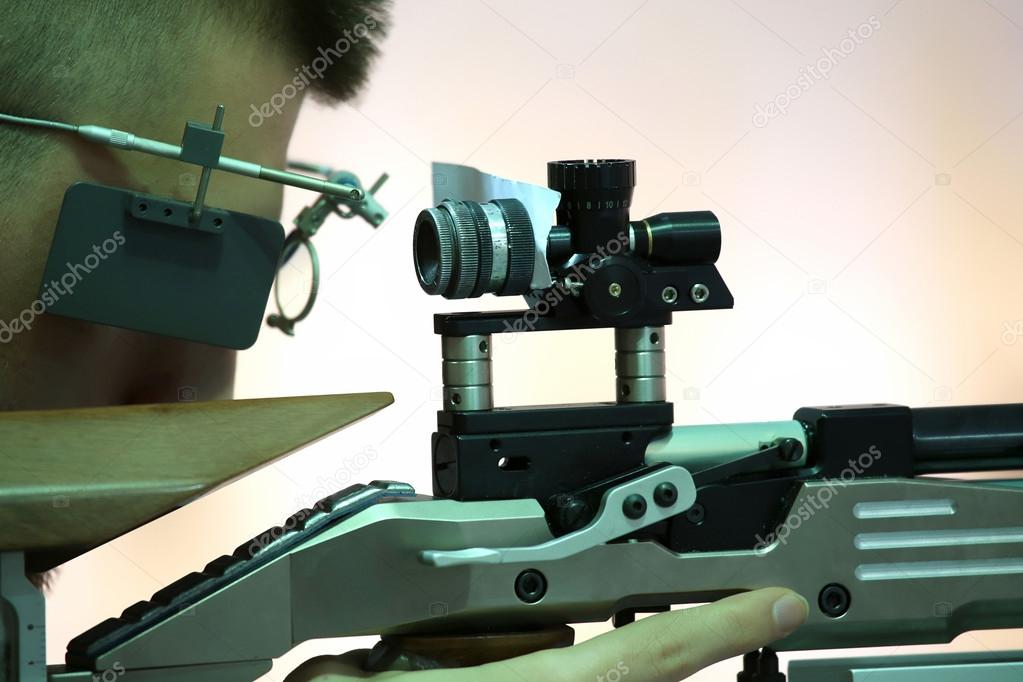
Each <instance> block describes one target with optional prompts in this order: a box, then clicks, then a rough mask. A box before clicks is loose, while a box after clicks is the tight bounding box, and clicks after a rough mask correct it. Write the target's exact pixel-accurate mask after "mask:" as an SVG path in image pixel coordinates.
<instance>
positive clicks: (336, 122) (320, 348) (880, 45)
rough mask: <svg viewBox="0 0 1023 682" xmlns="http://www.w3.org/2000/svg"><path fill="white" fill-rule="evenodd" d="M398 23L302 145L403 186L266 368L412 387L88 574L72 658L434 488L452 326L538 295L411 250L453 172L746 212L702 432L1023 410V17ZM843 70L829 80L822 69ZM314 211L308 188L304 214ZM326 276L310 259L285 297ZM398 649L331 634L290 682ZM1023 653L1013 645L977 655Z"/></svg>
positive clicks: (593, 14)
mask: <svg viewBox="0 0 1023 682" xmlns="http://www.w3.org/2000/svg"><path fill="white" fill-rule="evenodd" d="M394 19H395V21H394V29H393V33H392V35H391V37H390V39H389V41H388V43H387V45H386V50H385V55H384V58H383V59H382V60H381V62H380V64H379V66H378V68H377V69H376V72H375V74H374V78H373V82H372V86H371V87H370V88H369V90H368V91H367V92H366V93H365V95H364V96H363V97H362V98H361V99H360V100H359V101H358V102H356V103H354V104H352V105H348V106H343V107H341V108H339V109H334V110H331V109H326V108H323V107H320V106H317V105H315V104H313V103H307V104H306V105H305V107H304V109H303V111H302V114H301V117H300V120H299V128H298V133H297V135H296V137H295V139H294V143H293V145H292V151H293V155H294V157H296V158H303V159H308V160H314V161H320V162H325V163H330V164H334V165H336V166H340V167H344V168H349V169H351V170H353V171H356V172H357V173H359V174H360V175H361V176H362V177H363V178H364V179H366V180H367V181H372V180H373V179H374V178H375V177H376V176H377V174H379V173H380V172H383V171H386V172H388V173H390V174H391V180H390V181H389V182H388V183H387V185H386V186H385V188H384V190H383V191H382V192H381V194H380V200H381V201H382V202H383V203H384V205H385V206H387V208H388V209H389V210H390V212H391V216H390V218H389V220H388V221H387V222H386V223H385V224H384V225H383V226H382V227H381V228H380V229H378V230H377V231H375V232H374V231H373V230H371V229H370V228H369V227H368V226H367V225H365V224H364V223H354V222H351V223H349V222H342V221H340V220H332V221H330V222H329V223H328V224H327V225H326V226H325V227H324V229H323V231H322V233H321V235H320V236H319V237H318V238H317V244H318V246H319V248H320V253H321V258H322V263H323V271H324V283H323V289H322V291H321V294H320V302H319V303H318V305H317V307H316V309H315V311H314V313H313V315H312V317H311V318H310V319H309V320H308V321H306V322H305V323H303V324H302V325H300V326H299V329H298V336H297V337H296V338H294V339H289V338H285V337H284V336H283V335H281V334H279V333H278V332H276V331H275V330H272V329H265V330H264V331H263V334H262V337H261V338H260V340H259V342H258V344H257V345H256V347H255V348H253V349H252V350H250V351H248V352H246V353H244V354H243V355H242V356H241V361H240V372H239V378H238V397H241V398H249V397H262V396H281V395H297V394H314V393H331V392H356V391H370V390H389V391H392V392H393V393H394V394H395V396H396V401H395V404H394V405H393V406H392V407H390V408H388V409H387V410H385V411H384V412H383V413H381V414H379V415H377V416H375V417H372V418H371V419H368V420H366V421H364V422H362V423H360V424H358V425H356V426H354V427H352V428H350V429H348V430H347V431H344V432H342V433H340V434H338V435H337V436H335V437H332V438H329V439H327V440H326V441H324V442H321V443H319V444H317V445H315V446H314V447H310V448H307V449H305V450H303V451H301V452H299V453H296V454H295V455H293V456H291V457H289V458H288V459H287V460H285V461H283V462H280V463H279V464H276V465H274V466H271V467H268V468H266V469H264V470H262V471H260V472H258V473H256V474H254V475H252V476H249V477H248V478H246V479H245V480H243V481H241V482H239V483H237V484H234V485H232V486H230V487H229V488H227V489H224V490H220V491H217V492H216V493H214V494H212V495H209V496H208V497H206V498H204V499H202V500H200V501H199V502H197V503H195V504H193V505H191V506H189V507H188V508H186V509H182V510H180V511H178V512H175V513H173V514H171V515H169V516H167V517H165V518H163V519H160V520H159V521H157V522H155V523H153V524H150V525H149V526H147V527H146V528H144V529H141V530H139V531H136V532H134V533H131V534H129V535H127V536H124V537H122V538H120V539H118V540H116V541H115V542H112V543H110V544H108V545H106V546H104V547H101V548H100V549H98V550H96V551H94V552H92V553H90V554H89V555H87V556H84V557H81V558H79V559H77V560H75V561H73V562H71V563H70V564H68V565H67V566H66V567H65V568H64V569H62V571H61V573H60V576H59V578H58V580H57V582H56V586H55V592H54V596H53V598H52V599H51V601H50V605H49V618H50V626H49V635H48V639H49V647H50V649H49V650H50V658H51V660H52V661H57V660H59V659H60V658H61V657H62V654H63V650H64V645H65V644H66V642H67V640H68V639H69V638H70V637H72V636H74V635H75V634H78V633H79V632H81V631H82V630H84V629H86V628H88V627H90V626H91V625H93V624H95V623H96V622H98V621H100V620H102V619H103V618H105V617H107V616H108V615H113V614H116V613H118V612H120V610H121V609H122V608H123V607H125V606H127V605H129V604H131V603H133V602H135V601H136V600H139V599H144V598H147V597H148V596H150V595H151V594H152V592H153V591H155V590H157V589H158V588H160V587H161V586H163V585H164V584H166V583H167V582H170V581H172V580H174V579H176V578H178V577H180V576H181V575H183V574H185V573H187V572H189V571H191V570H197V569H199V568H201V567H202V566H203V565H204V564H205V563H206V562H207V561H208V560H209V559H211V558H213V557H216V556H218V555H220V554H221V553H223V552H224V551H225V550H229V549H230V548H233V547H235V546H236V545H237V544H238V543H239V542H241V541H242V540H244V539H247V538H248V537H250V536H252V535H254V534H256V533H258V532H260V531H262V530H264V529H265V528H267V527H269V526H272V525H274V524H276V523H278V522H280V520H281V519H283V518H285V517H286V516H287V515H288V514H290V513H291V512H293V511H294V510H296V509H298V508H299V507H300V506H304V505H307V504H309V503H311V502H313V501H315V500H316V499H318V498H319V497H320V496H322V495H324V494H326V493H327V492H329V491H332V490H334V489H337V488H341V487H343V486H345V485H347V484H348V483H349V482H350V481H360V480H363V481H365V480H371V479H374V478H398V479H402V480H406V481H409V482H411V483H413V484H414V485H415V486H416V487H417V488H419V489H420V490H422V491H429V489H430V477H429V438H430V433H431V431H432V430H433V427H434V423H435V416H434V413H435V410H436V409H437V408H438V406H439V396H440V390H439V384H440V362H439V342H438V340H437V338H436V337H435V336H434V335H433V333H432V326H431V315H432V314H433V313H435V312H439V311H447V310H456V309H458V310H461V309H472V308H484V307H485V308H500V307H509V305H516V303H517V302H516V301H511V300H508V301H502V300H499V299H490V300H478V301H475V302H472V303H471V304H468V305H459V304H453V303H450V302H447V301H444V300H441V299H435V298H429V297H427V296H425V295H424V294H422V293H421V292H420V290H419V288H418V286H417V284H416V280H415V275H414V272H413V269H412V265H411V259H410V251H411V246H410V240H411V233H412V225H413V221H414V219H415V216H416V214H417V213H418V211H419V210H420V209H422V208H424V207H426V206H427V205H429V204H430V201H431V195H430V187H429V185H430V175H429V162H430V161H431V160H444V161H451V162H456V163H467V164H472V165H476V166H478V167H480V168H482V169H485V170H489V171H492V172H495V173H498V174H502V175H506V176H509V177H514V178H517V179H522V180H530V181H533V182H539V183H543V182H545V162H546V161H548V160H550V159H558V158H573V157H594V156H604V157H627V158H634V159H636V160H637V164H638V176H639V184H638V187H637V189H636V194H635V213H634V215H637V216H638V215H648V214H651V213H654V212H657V211H661V210H697V209H712V210H714V211H715V212H716V213H717V215H718V216H719V217H720V219H721V223H722V229H723V235H724V246H723V252H722V256H721V260H720V261H719V267H720V269H721V271H722V273H723V274H724V277H725V279H726V281H727V282H728V283H729V286H730V288H731V289H732V291H733V293H734V295H735V300H736V305H735V309H734V310H731V311H717V312H706V313H691V314H687V315H677V316H676V322H675V324H674V326H673V327H671V328H670V330H669V332H668V334H667V336H668V339H667V342H668V362H669V374H668V381H669V391H670V397H671V399H673V400H674V401H675V404H676V421H677V422H678V423H693V424H696V423H709V422H716V421H725V422H727V421H752V420H761V419H779V418H787V417H788V416H789V415H791V414H792V412H793V411H794V410H795V409H796V408H797V407H799V406H802V405H810V404H821V403H855V402H867V401H869V402H874V401H889V402H895V403H903V404H909V405H914V406H924V405H935V404H960V403H992V402H1010V401H1023V302H1021V301H1023V284H1021V281H1020V272H1021V269H1023V227H1021V226H1020V219H1021V217H1023V202H1021V201H1020V196H1019V194H1020V193H1019V187H1020V183H1021V180H1023V169H1021V165H1020V159H1021V158H1023V121H1020V117H1021V114H1023V89H1021V88H1020V86H1019V74H1020V72H1021V69H1023V7H1021V6H1020V5H1019V4H1018V3H1013V2H1011V0H991V1H986V0H898V1H896V0H868V1H864V2H855V3H854V2H811V1H809V0H806V1H803V2H769V1H768V0H738V1H726V0H721V1H716V2H711V1H710V0H702V1H699V0H696V1H684V2H683V1H679V2H675V1H671V0H623V1H621V2H615V3H594V2H583V1H582V0H572V1H565V0H562V1H559V2H544V1H542V0H517V1H514V2H513V1H512V0H485V1H483V0H480V1H477V0H462V1H456V0H448V1H443V2H413V1H412V0H404V1H400V2H398V3H397V6H396V8H395V17H394ZM850 31H851V32H852V33H853V34H854V35H857V36H858V38H857V39H856V40H853V39H851V38H850V37H849V34H850ZM864 36H867V37H864ZM850 46H851V48H850ZM820 59H825V60H826V61H828V62H829V64H830V65H831V69H830V72H829V74H828V77H827V78H817V77H815V76H814V75H812V74H809V72H808V71H807V70H806V67H807V66H811V65H815V64H817V62H818V60H820ZM296 66H300V65H298V64H296ZM818 74H819V72H818ZM801 79H802V80H801ZM282 86H283V84H282ZM271 94H272V93H269V92H268V93H267V97H268V98H269V96H270V95H271ZM779 98H781V99H780V100H779ZM786 98H787V99H788V100H789V101H788V104H787V107H786V113H784V114H780V115H777V116H773V117H772V116H769V115H768V113H767V109H766V107H767V105H768V104H769V103H771V102H776V101H778V102H780V103H782V104H784V100H785V99H786ZM256 104H258V103H256ZM758 106H759V107H761V108H759V109H758ZM758 111H761V112H764V113H762V114H760V115H759V116H758V115H757V112H758ZM310 199H311V196H310V195H308V194H306V193H303V192H301V191H293V192H292V191H290V190H289V193H288V195H287V200H286V210H285V216H287V220H290V219H291V217H292V216H294V215H295V214H296V213H297V212H298V211H299V210H300V208H301V207H302V206H303V205H305V204H306V203H307V202H309V201H310ZM306 276H307V272H306V271H305V265H304V264H301V263H299V264H296V265H295V266H294V267H292V268H291V269H290V270H289V272H288V273H287V276H286V279H285V288H284V295H285V298H290V297H291V296H294V295H297V294H299V293H300V290H301V285H302V282H303V279H304V278H305V277H306ZM494 345H495V347H496V350H495V355H496V366H495V371H496V378H495V382H496V384H495V388H496V398H497V401H498V403H499V404H505V405H508V404H529V403H537V402H551V401H589V400H600V399H611V398H612V395H613V362H612V360H613V341H612V336H611V334H610V333H605V332H578V333H565V334H562V335H554V336H548V335H537V336H536V338H524V336H523V335H519V336H518V337H517V338H515V339H514V341H513V342H511V343H506V342H503V341H500V340H498V341H496V342H495V344H494ZM199 397H200V399H201V398H202V396H199ZM809 559H810V560H812V557H810V558H809ZM325 589H335V587H334V586H325ZM336 589H341V587H340V586H337V587H336ZM603 627H605V626H600V627H597V626H592V627H590V626H585V627H581V628H579V633H580V637H585V636H588V635H589V634H591V633H593V632H595V631H597V630H598V629H602V628H603ZM371 641H372V640H370V639H368V638H362V639H359V640H348V641H331V642H316V643H310V644H307V645H303V646H301V647H299V648H298V649H297V650H296V652H294V653H293V654H292V655H291V656H289V657H288V658H287V659H286V660H285V661H283V662H282V663H281V664H279V666H278V668H277V669H276V670H275V671H274V672H273V673H272V674H271V675H269V676H267V677H266V678H265V679H267V680H281V679H283V676H284V675H285V674H286V672H287V670H288V669H290V667H293V666H294V665H295V664H297V662H298V661H300V660H304V659H305V658H306V657H309V656H311V655H314V654H316V653H322V652H340V651H344V650H347V649H349V648H357V647H361V646H367V645H368V644H370V643H371ZM1021 644H1023V636H1021V635H1020V634H1019V633H1018V632H1016V633H1011V632H1000V633H997V632H996V633H985V634H968V635H964V636H962V637H960V638H959V639H958V640H957V641H956V643H955V645H954V646H956V647H957V648H962V649H979V650H983V649H986V648H991V649H994V648H1004V647H1010V646H1017V647H1018V646H1020V645H1021ZM907 650H908V649H907V648H903V649H902V650H900V652H905V651H907ZM735 670H736V667H735V664H734V663H730V664H727V665H724V666H718V667H716V668H715V669H712V670H710V671H706V672H704V673H701V674H699V675H697V676H696V677H695V678H693V679H696V680H703V681H709V680H734V679H735V678H734V674H735Z"/></svg>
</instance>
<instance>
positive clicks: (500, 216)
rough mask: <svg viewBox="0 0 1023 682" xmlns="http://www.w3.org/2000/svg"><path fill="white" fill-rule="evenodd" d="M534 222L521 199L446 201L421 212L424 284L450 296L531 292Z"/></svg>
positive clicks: (417, 245)
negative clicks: (482, 202) (481, 201)
mask: <svg viewBox="0 0 1023 682" xmlns="http://www.w3.org/2000/svg"><path fill="white" fill-rule="evenodd" d="M535 250H536V248H535V245H534V240H533V225H532V222H531V221H530V219H529V213H528V212H527V211H526V207H525V206H523V205H522V202H521V201H519V200H518V199H495V200H493V201H490V202H487V203H484V204H480V203H478V202H475V201H453V200H451V199H447V200H445V201H442V202H441V204H440V205H439V206H437V207H436V208H428V209H426V210H425V211H422V212H421V213H420V214H419V217H418V218H416V228H415V232H414V234H413V237H412V256H413V259H414V261H415V266H416V275H417V276H418V277H419V286H421V287H422V288H423V291H425V292H426V293H428V294H431V295H439V296H443V297H444V298H448V299H455V298H476V297H477V296H482V295H483V294H497V295H499V296H513V295H518V294H525V293H526V292H528V291H529V289H530V282H531V281H532V279H533V265H534V252H535Z"/></svg>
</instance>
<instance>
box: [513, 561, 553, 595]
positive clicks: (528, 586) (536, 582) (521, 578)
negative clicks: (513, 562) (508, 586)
mask: <svg viewBox="0 0 1023 682" xmlns="http://www.w3.org/2000/svg"><path fill="white" fill-rule="evenodd" d="M545 594H547V578H545V577H544V574H543V573H541V572H540V571H538V570H536V569H535V568H529V569H526V570H525V571H523V572H522V573H519V575H518V577H517V578H515V596H516V597H518V598H519V600H520V601H522V602H524V603H526V604H535V603H537V602H538V601H540V600H541V599H543V596H544V595H545Z"/></svg>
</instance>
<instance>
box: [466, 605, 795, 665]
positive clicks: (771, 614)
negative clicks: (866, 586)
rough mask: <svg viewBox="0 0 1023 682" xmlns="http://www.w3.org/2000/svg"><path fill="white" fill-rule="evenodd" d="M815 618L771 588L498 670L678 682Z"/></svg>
mask: <svg viewBox="0 0 1023 682" xmlns="http://www.w3.org/2000/svg"><path fill="white" fill-rule="evenodd" d="M808 615H809V605H808V604H807V602H806V600H805V599H803V598H802V597H801V596H799V595H798V594H796V593H795V592H792V591H790V590H785V589H781V588H768V589H763V590H757V591H755V592H744V593H742V594H737V595H734V596H731V597H727V598H725V599H722V600H720V601H717V602H714V603H713V604H707V605H705V606H699V607H696V608H689V609H682V610H679V611H669V612H668V613H662V614H658V615H655V616H650V617H648V618H644V619H642V620H639V621H636V622H635V623H632V624H630V625H626V626H625V627H623V628H620V629H618V630H615V631H614V632H608V633H605V634H603V635H600V636H599V637H595V638H593V639H591V640H588V641H586V642H583V643H582V644H578V645H576V646H574V647H571V648H568V649H557V650H552V651H543V652H539V653H536V654H530V655H529V656H523V657H521V658H517V659H513V660H511V661H505V662H503V663H496V664H490V665H491V666H494V667H495V672H496V671H497V668H503V669H504V670H506V671H508V672H513V673H515V674H516V675H519V676H522V677H524V678H525V679H546V680H559V679H562V680H585V679H591V680H592V679H606V678H608V677H609V673H610V671H612V670H614V671H616V672H617V674H618V675H619V676H624V675H625V674H628V675H629V680H630V682H677V681H678V680H681V679H683V678H686V677H689V676H690V675H692V674H693V673H695V672H696V671H698V670H701V669H703V668H705V667H707V666H708V665H711V664H713V663H717V662H718V661H722V660H724V659H726V658H731V657H733V656H739V655H742V654H745V653H747V652H750V651H753V650H755V649H759V648H760V647H763V646H766V645H768V644H770V643H771V642H774V641H775V640H778V639H781V638H783V637H785V636H787V635H789V634H790V633H791V632H792V631H794V630H795V629H796V628H798V627H799V626H800V625H802V624H803V622H804V621H805V620H806V618H807V616H808ZM483 667H484V668H486V667H489V666H483ZM566 673H569V676H568V677H566V676H565V674H566ZM480 679H484V678H482V677H481V678H480Z"/></svg>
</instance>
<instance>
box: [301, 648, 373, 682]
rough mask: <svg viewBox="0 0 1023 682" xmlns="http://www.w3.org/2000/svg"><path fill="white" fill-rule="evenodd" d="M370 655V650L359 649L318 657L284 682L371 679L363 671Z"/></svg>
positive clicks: (302, 666)
mask: <svg viewBox="0 0 1023 682" xmlns="http://www.w3.org/2000/svg"><path fill="white" fill-rule="evenodd" d="M368 655H369V649H359V650H357V651H349V652H348V653H346V654H342V655H341V656H317V657H316V658H312V659H310V660H308V661H306V662H305V663H303V664H302V665H300V666H298V667H297V668H295V669H294V670H292V671H291V673H290V674H289V675H288V676H287V677H286V678H284V682H347V681H348V680H365V679H369V677H370V676H371V673H367V672H365V671H364V670H363V669H362V668H363V665H364V664H365V662H366V656H368ZM383 679H386V678H383Z"/></svg>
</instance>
